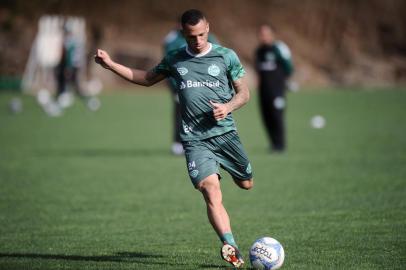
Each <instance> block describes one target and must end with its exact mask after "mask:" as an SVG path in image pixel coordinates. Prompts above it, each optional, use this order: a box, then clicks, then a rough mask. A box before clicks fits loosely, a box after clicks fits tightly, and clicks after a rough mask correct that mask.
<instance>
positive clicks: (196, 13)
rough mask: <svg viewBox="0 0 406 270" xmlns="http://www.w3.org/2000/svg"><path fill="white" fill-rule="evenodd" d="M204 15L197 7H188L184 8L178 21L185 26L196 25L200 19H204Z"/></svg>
mask: <svg viewBox="0 0 406 270" xmlns="http://www.w3.org/2000/svg"><path fill="white" fill-rule="evenodd" d="M205 19H206V17H205V16H204V14H203V12H201V11H200V10H198V9H189V10H186V11H185V12H184V13H183V14H182V17H181V19H180V22H181V24H182V26H185V25H186V24H189V25H196V24H198V23H199V22H200V21H201V20H205Z"/></svg>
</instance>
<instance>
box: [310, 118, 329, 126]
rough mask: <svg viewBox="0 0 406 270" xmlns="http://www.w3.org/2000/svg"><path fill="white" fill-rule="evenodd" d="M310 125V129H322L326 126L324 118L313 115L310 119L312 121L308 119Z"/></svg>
mask: <svg viewBox="0 0 406 270" xmlns="http://www.w3.org/2000/svg"><path fill="white" fill-rule="evenodd" d="M310 125H311V126H312V128H317V129H320V128H324V126H325V125H326V119H324V117H323V116H321V115H315V116H313V117H312V119H310Z"/></svg>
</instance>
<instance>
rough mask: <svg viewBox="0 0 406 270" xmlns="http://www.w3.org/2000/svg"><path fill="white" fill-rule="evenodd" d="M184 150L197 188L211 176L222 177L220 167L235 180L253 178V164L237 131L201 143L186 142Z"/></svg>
mask: <svg viewBox="0 0 406 270" xmlns="http://www.w3.org/2000/svg"><path fill="white" fill-rule="evenodd" d="M183 148H184V149H185V156H186V164H187V169H188V172H189V176H190V179H191V180H192V182H193V184H194V185H195V186H196V185H197V184H198V183H199V182H200V181H201V180H203V179H204V178H206V177H207V176H209V175H212V174H218V175H220V171H219V166H221V167H222V168H223V169H224V170H226V171H227V172H228V173H229V174H230V175H231V176H232V177H233V179H234V180H248V179H251V178H252V171H251V164H250V162H249V160H248V157H247V154H246V153H245V151H244V149H243V147H242V144H241V142H240V138H239V137H238V134H237V132H236V131H230V132H227V133H225V134H222V135H220V136H216V137H212V138H208V139H205V140H201V141H186V142H183Z"/></svg>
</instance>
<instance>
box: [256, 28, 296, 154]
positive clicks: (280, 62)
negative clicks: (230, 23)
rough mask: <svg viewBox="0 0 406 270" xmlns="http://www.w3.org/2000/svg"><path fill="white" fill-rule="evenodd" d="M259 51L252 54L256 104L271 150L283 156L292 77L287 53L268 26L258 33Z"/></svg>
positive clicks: (287, 50) (286, 48)
mask: <svg viewBox="0 0 406 270" xmlns="http://www.w3.org/2000/svg"><path fill="white" fill-rule="evenodd" d="M258 39H259V42H260V44H259V47H258V48H257V49H256V52H255V61H256V65H255V66H256V71H257V74H258V77H259V87H258V88H259V89H258V90H259V104H260V110H261V115H262V120H263V122H264V125H265V128H266V131H267V134H268V138H269V141H270V146H271V150H272V151H274V152H283V151H284V150H285V148H286V132H285V123H284V110H285V107H286V98H285V96H286V95H285V89H286V83H287V79H288V78H289V77H290V76H291V74H292V73H293V63H292V58H291V53H290V50H289V48H288V46H286V44H285V43H283V42H282V41H279V40H276V39H275V36H274V32H273V30H272V28H271V27H270V26H269V25H261V27H260V28H259V31H258Z"/></svg>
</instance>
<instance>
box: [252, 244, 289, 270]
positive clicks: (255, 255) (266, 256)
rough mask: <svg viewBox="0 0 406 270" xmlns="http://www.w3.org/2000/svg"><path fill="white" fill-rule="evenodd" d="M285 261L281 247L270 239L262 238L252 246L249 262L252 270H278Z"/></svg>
mask: <svg viewBox="0 0 406 270" xmlns="http://www.w3.org/2000/svg"><path fill="white" fill-rule="evenodd" d="M284 259H285V251H284V250H283V247H282V245H281V244H280V243H279V242H278V241H277V240H275V239H273V238H271V237H262V238H259V239H257V240H256V241H255V242H254V244H252V246H251V249H250V261H251V264H252V266H253V267H254V269H263V270H273V269H279V268H280V267H281V266H282V264H283V261H284Z"/></svg>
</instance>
